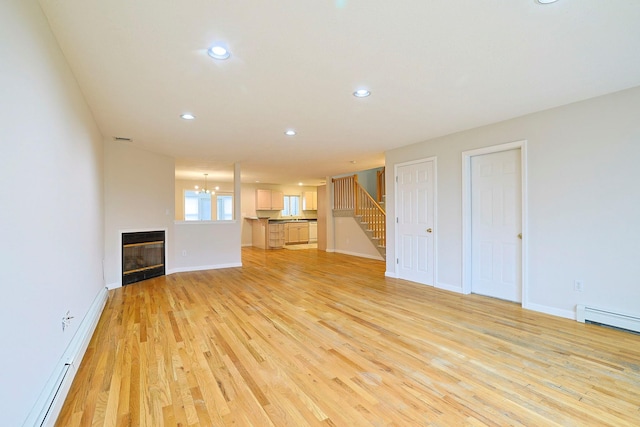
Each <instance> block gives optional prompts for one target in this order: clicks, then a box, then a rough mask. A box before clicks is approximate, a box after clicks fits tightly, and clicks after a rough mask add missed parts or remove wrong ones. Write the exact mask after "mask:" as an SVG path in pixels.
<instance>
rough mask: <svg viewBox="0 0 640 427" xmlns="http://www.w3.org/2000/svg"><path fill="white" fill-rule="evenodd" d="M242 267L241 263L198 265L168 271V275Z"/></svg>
mask: <svg viewBox="0 0 640 427" xmlns="http://www.w3.org/2000/svg"><path fill="white" fill-rule="evenodd" d="M234 267H242V263H241V262H232V263H229V264H213V265H198V266H194V267H180V268H172V269H171V270H167V275H169V274H174V273H188V272H190V271H202V270H219V269H221V268H234Z"/></svg>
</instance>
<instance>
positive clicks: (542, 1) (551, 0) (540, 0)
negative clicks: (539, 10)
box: [537, 0, 558, 4]
mask: <svg viewBox="0 0 640 427" xmlns="http://www.w3.org/2000/svg"><path fill="white" fill-rule="evenodd" d="M557 1H558V0H537V2H538V3H540V4H551V3H555V2H557Z"/></svg>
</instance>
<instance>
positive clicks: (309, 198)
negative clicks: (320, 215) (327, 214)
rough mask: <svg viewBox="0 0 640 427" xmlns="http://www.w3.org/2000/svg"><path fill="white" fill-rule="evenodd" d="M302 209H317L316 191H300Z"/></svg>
mask: <svg viewBox="0 0 640 427" xmlns="http://www.w3.org/2000/svg"><path fill="white" fill-rule="evenodd" d="M302 210H305V211H316V210H318V193H317V192H315V191H305V192H303V193H302Z"/></svg>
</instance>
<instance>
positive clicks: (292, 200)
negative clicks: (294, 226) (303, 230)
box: [282, 196, 300, 216]
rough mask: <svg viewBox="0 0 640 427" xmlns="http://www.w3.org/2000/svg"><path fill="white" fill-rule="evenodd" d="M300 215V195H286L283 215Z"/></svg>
mask: <svg viewBox="0 0 640 427" xmlns="http://www.w3.org/2000/svg"><path fill="white" fill-rule="evenodd" d="M298 215H300V196H284V209H283V210H282V216H298Z"/></svg>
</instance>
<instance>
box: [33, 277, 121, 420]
mask: <svg viewBox="0 0 640 427" xmlns="http://www.w3.org/2000/svg"><path fill="white" fill-rule="evenodd" d="M108 297H109V291H108V290H107V288H102V289H101V290H100V292H98V295H97V296H96V297H95V299H94V300H93V303H92V304H91V306H90V307H89V311H87V314H86V315H85V316H84V318H83V319H82V322H81V323H80V326H79V327H78V330H77V331H76V333H75V335H74V336H73V338H71V341H70V342H69V346H68V347H67V349H66V350H65V352H64V354H63V355H62V357H61V358H60V361H59V362H58V365H57V367H56V370H55V371H54V372H53V374H52V375H51V377H49V380H48V381H47V384H46V385H45V388H44V389H43V390H42V393H40V397H39V398H38V401H37V402H36V404H35V405H34V407H33V409H32V410H31V412H30V413H29V416H28V417H27V419H26V420H25V421H24V423H23V424H22V425H23V427H27V426H28V427H31V426H53V425H54V424H55V422H56V419H57V418H58V415H59V414H60V410H61V409H62V405H63V403H64V400H65V398H66V397H67V394H68V393H69V389H70V388H71V383H72V382H73V378H74V377H75V376H76V372H77V368H78V366H79V365H80V362H81V361H82V357H83V356H84V353H85V352H86V351H87V347H88V346H89V341H91V337H92V336H93V332H94V331H95V329H96V326H97V325H98V320H100V315H101V314H102V310H103V309H104V306H105V305H106V303H107V299H108Z"/></svg>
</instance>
